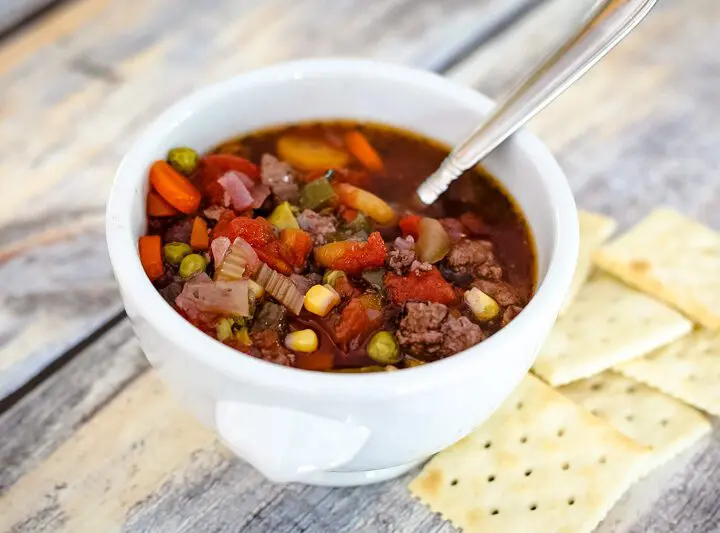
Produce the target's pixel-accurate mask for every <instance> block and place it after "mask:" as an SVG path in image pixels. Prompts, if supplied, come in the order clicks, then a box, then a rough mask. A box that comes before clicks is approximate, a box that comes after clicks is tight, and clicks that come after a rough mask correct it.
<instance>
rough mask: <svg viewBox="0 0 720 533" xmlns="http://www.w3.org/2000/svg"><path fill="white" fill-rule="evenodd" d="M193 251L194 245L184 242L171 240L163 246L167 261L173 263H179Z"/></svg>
mask: <svg viewBox="0 0 720 533" xmlns="http://www.w3.org/2000/svg"><path fill="white" fill-rule="evenodd" d="M191 253H192V247H191V246H190V245H189V244H185V243H184V242H169V243H167V244H166V245H165V246H163V255H164V256H165V261H167V262H168V263H170V264H172V265H175V266H177V265H179V264H180V261H182V260H183V258H184V257H185V256H186V255H188V254H191Z"/></svg>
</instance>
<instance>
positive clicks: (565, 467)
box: [562, 463, 570, 470]
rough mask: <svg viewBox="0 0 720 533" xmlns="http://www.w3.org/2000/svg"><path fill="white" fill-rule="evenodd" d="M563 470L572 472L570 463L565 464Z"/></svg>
mask: <svg viewBox="0 0 720 533" xmlns="http://www.w3.org/2000/svg"><path fill="white" fill-rule="evenodd" d="M562 469H563V470H570V463H563V465H562Z"/></svg>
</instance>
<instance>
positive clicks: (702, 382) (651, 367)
mask: <svg viewBox="0 0 720 533" xmlns="http://www.w3.org/2000/svg"><path fill="white" fill-rule="evenodd" d="M615 370H617V371H619V372H622V373H623V374H625V375H626V376H629V377H631V378H633V379H636V380H638V381H642V382H643V383H647V384H648V385H651V386H653V387H656V388H658V389H660V390H661V391H664V392H666V393H668V394H671V395H673V396H675V397H676V398H679V399H680V400H682V401H684V402H687V403H689V404H691V405H694V406H695V407H698V408H699V409H702V410H703V411H705V412H707V413H710V414H713V415H715V416H720V332H718V331H709V330H705V329H698V330H696V331H694V332H693V333H692V334H691V335H688V336H687V337H684V338H682V339H680V340H679V341H677V342H674V343H672V344H670V345H669V346H666V347H664V348H662V349H660V350H657V351H655V352H653V353H651V354H649V355H647V356H646V357H641V358H640V359H634V360H632V361H628V362H627V363H623V364H622V365H618V366H617V367H615Z"/></svg>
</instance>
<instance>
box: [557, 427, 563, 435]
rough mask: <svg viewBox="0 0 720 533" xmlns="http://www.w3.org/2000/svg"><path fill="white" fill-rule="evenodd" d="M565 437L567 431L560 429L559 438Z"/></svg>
mask: <svg viewBox="0 0 720 533" xmlns="http://www.w3.org/2000/svg"><path fill="white" fill-rule="evenodd" d="M563 435H565V429H563V428H560V429H558V431H557V436H558V437H562V436H563Z"/></svg>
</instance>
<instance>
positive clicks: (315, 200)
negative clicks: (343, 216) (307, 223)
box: [300, 177, 336, 209]
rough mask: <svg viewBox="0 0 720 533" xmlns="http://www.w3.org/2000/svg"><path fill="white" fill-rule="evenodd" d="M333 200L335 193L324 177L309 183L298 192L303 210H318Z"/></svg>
mask: <svg viewBox="0 0 720 533" xmlns="http://www.w3.org/2000/svg"><path fill="white" fill-rule="evenodd" d="M335 198H336V196H335V191H333V188H332V187H331V186H330V182H329V181H328V180H327V179H326V178H324V177H323V178H318V179H316V180H314V181H311V182H310V183H308V184H307V185H305V187H303V188H302V191H300V205H301V206H302V207H303V209H318V208H319V207H322V206H323V205H325V204H327V203H328V202H330V201H331V200H334V199H335Z"/></svg>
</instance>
